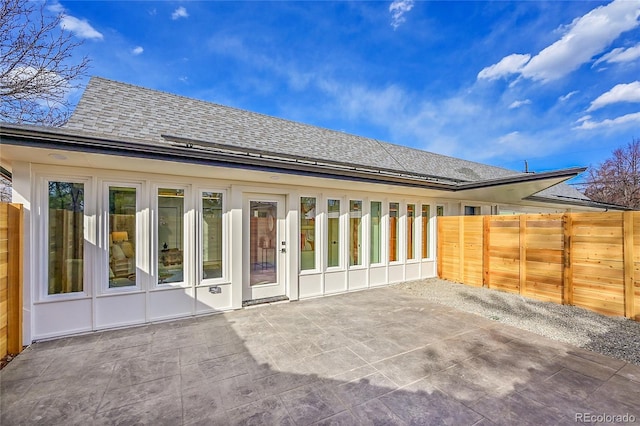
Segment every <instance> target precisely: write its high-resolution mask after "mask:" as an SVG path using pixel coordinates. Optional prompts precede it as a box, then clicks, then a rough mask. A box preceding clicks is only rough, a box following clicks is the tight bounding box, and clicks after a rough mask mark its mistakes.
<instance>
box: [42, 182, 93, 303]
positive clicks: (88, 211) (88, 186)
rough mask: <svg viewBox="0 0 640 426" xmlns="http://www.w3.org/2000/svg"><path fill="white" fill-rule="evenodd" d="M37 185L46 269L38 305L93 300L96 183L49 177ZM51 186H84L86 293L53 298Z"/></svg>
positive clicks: (63, 294) (84, 289)
mask: <svg viewBox="0 0 640 426" xmlns="http://www.w3.org/2000/svg"><path fill="white" fill-rule="evenodd" d="M36 181H37V182H38V183H39V185H40V191H39V192H40V193H39V194H38V195H37V196H36V200H38V203H39V204H40V206H42V208H41V209H40V212H41V213H40V220H39V221H37V222H36V223H37V225H36V226H35V227H34V228H35V229H38V228H39V227H42V229H40V232H39V233H38V234H39V235H40V237H39V240H38V242H39V249H38V251H39V252H40V258H41V259H44V260H45V261H44V262H43V263H44V267H43V268H40V270H39V272H38V274H36V276H39V277H40V283H41V285H39V286H38V290H37V291H36V292H35V294H36V297H35V300H34V303H40V302H58V301H63V300H78V299H86V298H90V297H91V295H92V289H93V286H92V285H89V284H88V283H91V282H92V280H91V277H92V274H93V268H94V264H95V262H94V257H93V255H92V251H91V249H90V247H91V245H92V240H93V239H94V238H93V237H94V235H95V234H94V233H93V232H92V231H93V227H92V226H91V223H90V222H91V215H92V212H93V211H94V210H95V201H94V200H95V198H94V196H95V194H94V184H93V182H94V179H93V178H92V177H91V176H81V175H67V174H56V173H47V174H43V175H42V176H38V178H37V179H36ZM50 182H65V183H82V184H83V185H84V214H83V216H84V219H83V234H84V242H83V248H82V256H83V268H82V269H83V270H82V279H83V285H82V291H75V292H71V293H59V294H49V249H48V247H49V183H50Z"/></svg>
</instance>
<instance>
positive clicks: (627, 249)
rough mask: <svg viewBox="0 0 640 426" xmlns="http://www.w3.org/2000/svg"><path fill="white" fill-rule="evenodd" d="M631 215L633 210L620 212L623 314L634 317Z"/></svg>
mask: <svg viewBox="0 0 640 426" xmlns="http://www.w3.org/2000/svg"><path fill="white" fill-rule="evenodd" d="M633 215H634V212H624V213H622V218H623V219H622V227H623V228H622V234H623V238H624V249H623V253H624V315H625V316H626V317H627V318H631V319H634V317H635V307H634V297H635V295H634V284H635V276H634V275H635V274H634V269H635V268H634V264H633V255H634V253H633V243H634V241H633Z"/></svg>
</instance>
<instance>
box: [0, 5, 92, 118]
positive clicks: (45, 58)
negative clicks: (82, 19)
mask: <svg viewBox="0 0 640 426" xmlns="http://www.w3.org/2000/svg"><path fill="white" fill-rule="evenodd" d="M63 16H64V15H63V14H62V13H58V14H57V15H53V16H52V15H50V14H47V12H46V4H45V3H44V2H42V3H39V2H30V1H27V0H3V1H2V5H1V6H0V100H1V105H0V120H1V121H5V122H14V123H25V124H43V125H49V126H61V125H62V124H64V123H65V122H66V121H67V119H68V117H69V115H70V107H71V105H70V103H69V100H68V98H67V96H68V94H69V92H70V91H71V90H72V89H75V88H78V87H79V85H80V83H79V82H77V80H78V78H79V77H82V76H84V75H85V74H86V73H87V71H88V67H89V59H88V58H87V57H83V58H81V59H80V60H79V62H77V63H74V62H73V61H72V54H73V51H74V50H75V49H76V48H77V47H78V46H79V45H81V44H82V41H76V40H74V39H73V36H72V34H71V33H69V32H65V31H64V30H63V29H62V28H61V26H60V24H61V22H62V19H63Z"/></svg>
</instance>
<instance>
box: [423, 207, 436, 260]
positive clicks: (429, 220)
mask: <svg viewBox="0 0 640 426" xmlns="http://www.w3.org/2000/svg"><path fill="white" fill-rule="evenodd" d="M425 206H428V207H429V217H427V224H426V226H427V235H428V236H429V237H431V238H428V241H427V251H428V253H429V256H425V253H424V252H423V251H422V247H423V244H422V243H423V241H422V235H423V234H424V232H423V231H424V222H423V218H424V216H423V215H422V209H423V207H425ZM434 217H435V208H434V206H433V204H431V203H421V204H420V260H422V261H432V260H434V255H433V254H434V252H435V246H434V238H433V236H434V235H435V231H434V226H435V225H434V224H435V220H433V218H434Z"/></svg>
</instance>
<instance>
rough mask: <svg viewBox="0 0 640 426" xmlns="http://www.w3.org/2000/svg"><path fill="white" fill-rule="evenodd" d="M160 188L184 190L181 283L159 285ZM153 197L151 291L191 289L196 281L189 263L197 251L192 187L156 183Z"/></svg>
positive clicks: (191, 264) (151, 209)
mask: <svg viewBox="0 0 640 426" xmlns="http://www.w3.org/2000/svg"><path fill="white" fill-rule="evenodd" d="M160 188H167V189H182V190H183V191H184V197H183V209H184V211H183V217H182V227H183V238H182V274H183V277H182V281H180V282H172V283H162V284H161V283H159V282H158V278H159V270H160V267H159V259H158V256H157V253H158V249H159V245H160V242H159V241H158V219H159V217H160V211H159V206H158V190H159V189H160ZM150 195H151V197H150V203H149V206H150V209H149V211H150V213H151V217H150V219H149V221H150V223H151V230H150V237H151V244H150V256H149V259H150V264H151V265H150V266H151V268H150V270H149V273H150V277H151V280H152V282H151V286H150V290H151V291H159V290H168V289H172V288H189V287H191V286H192V285H193V284H192V283H193V282H194V281H195V280H193V278H192V277H193V273H194V272H195V271H194V270H193V267H192V266H193V263H194V262H191V261H189V260H190V259H191V258H192V257H191V256H193V251H194V249H195V246H196V244H195V241H194V238H193V232H190V230H191V229H192V226H191V221H190V214H189V213H190V211H192V210H193V206H192V204H193V202H192V197H191V187H190V186H189V185H179V184H175V183H155V184H153V185H152V188H151V194H150Z"/></svg>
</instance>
